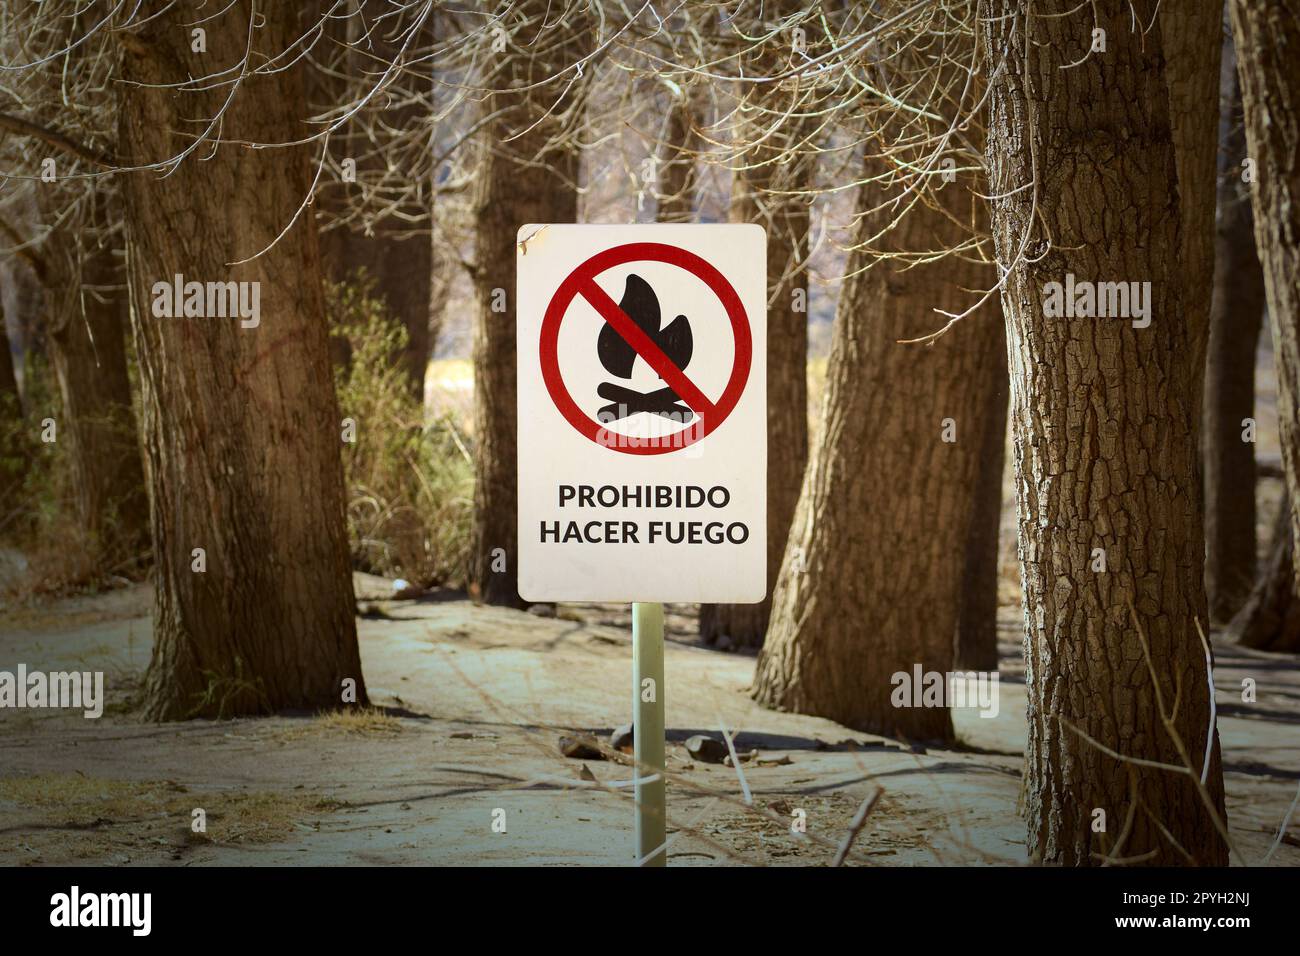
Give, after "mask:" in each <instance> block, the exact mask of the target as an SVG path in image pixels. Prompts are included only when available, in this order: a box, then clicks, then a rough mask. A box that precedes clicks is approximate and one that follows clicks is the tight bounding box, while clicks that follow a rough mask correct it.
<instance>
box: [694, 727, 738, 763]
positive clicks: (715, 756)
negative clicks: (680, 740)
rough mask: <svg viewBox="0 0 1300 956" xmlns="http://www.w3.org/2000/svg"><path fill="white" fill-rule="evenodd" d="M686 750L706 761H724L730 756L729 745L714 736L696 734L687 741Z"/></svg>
mask: <svg viewBox="0 0 1300 956" xmlns="http://www.w3.org/2000/svg"><path fill="white" fill-rule="evenodd" d="M686 752H687V753H688V754H690V755H691V756H692V757H693V758H695V759H696V760H702V761H703V762H704V763H722V761H723V759H725V758H726V757H727V756H729V754H728V752H727V745H726V744H724V743H723V742H722V741H721V740H718V739H716V738H714V737H707V736H705V735H704V734H696V735H695V736H694V737H691V738H690V739H689V740H687V741H686Z"/></svg>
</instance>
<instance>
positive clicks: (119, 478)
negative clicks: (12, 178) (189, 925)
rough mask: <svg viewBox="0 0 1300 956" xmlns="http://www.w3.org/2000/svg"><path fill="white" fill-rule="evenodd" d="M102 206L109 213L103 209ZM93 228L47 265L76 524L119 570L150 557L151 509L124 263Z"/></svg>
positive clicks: (65, 243) (61, 239)
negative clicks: (129, 349) (132, 371)
mask: <svg viewBox="0 0 1300 956" xmlns="http://www.w3.org/2000/svg"><path fill="white" fill-rule="evenodd" d="M99 208H100V209H103V208H106V204H103V203H101V204H100V206H99ZM100 225H102V224H89V223H88V224H86V229H85V232H83V233H82V234H81V235H79V236H76V237H73V236H67V235H55V236H53V237H51V240H50V243H51V244H57V245H59V246H61V247H62V248H60V249H57V250H51V253H52V254H51V255H49V256H47V262H50V263H54V264H55V265H53V267H52V269H51V275H50V277H49V278H50V279H51V280H52V281H50V283H49V284H48V285H47V287H46V304H47V309H48V314H49V317H50V333H49V339H48V341H49V350H50V357H51V359H52V364H53V366H54V372H55V377H56V379H57V380H58V384H59V394H60V397H61V398H62V402H63V413H62V415H61V421H60V422H59V428H60V431H59V433H58V435H59V440H60V441H65V442H67V447H68V452H69V454H68V461H69V462H70V464H71V467H72V486H73V490H74V494H75V507H76V515H77V520H78V522H79V523H80V525H81V526H82V527H83V528H84V529H85V531H86V534H87V540H88V542H89V546H90V548H91V549H92V550H93V551H94V552H95V554H96V560H97V561H98V562H100V563H101V564H104V565H107V566H112V567H117V568H121V567H122V566H123V565H128V564H129V565H136V564H138V563H139V559H140V558H143V557H144V552H145V550H146V549H147V547H148V539H149V507H148V499H147V497H146V493H145V484H144V468H143V465H142V463H141V458H140V442H139V435H138V432H137V430H136V421H135V412H134V411H133V409H132V407H131V383H130V380H129V378H128V375H127V365H126V325H127V321H128V320H127V315H128V305H127V292H126V287H125V275H124V268H123V263H122V262H121V260H119V259H118V258H117V257H116V256H115V255H114V250H113V249H112V248H110V247H108V246H106V245H101V244H98V243H96V241H95V239H94V238H93V234H94V233H93V230H94V228H95V227H96V226H100Z"/></svg>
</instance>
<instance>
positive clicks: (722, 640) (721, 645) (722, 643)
mask: <svg viewBox="0 0 1300 956" xmlns="http://www.w3.org/2000/svg"><path fill="white" fill-rule="evenodd" d="M713 646H714V647H716V648H717V649H718V650H720V651H729V650H731V649H732V648H733V647H735V646H736V644H735V642H734V641H732V639H731V635H730V634H719V635H718V639H717V640H716V641H714V642H713Z"/></svg>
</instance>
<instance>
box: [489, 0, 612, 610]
mask: <svg viewBox="0 0 1300 956" xmlns="http://www.w3.org/2000/svg"><path fill="white" fill-rule="evenodd" d="M514 10H515V17H516V19H515V20H513V21H512V22H510V23H508V24H505V25H506V26H507V27H508V28H509V29H510V30H511V34H512V35H511V37H510V42H509V47H508V49H507V50H506V52H504V53H501V54H498V55H497V59H496V60H495V61H494V63H493V67H494V68H493V70H492V72H491V74H490V75H489V76H487V77H486V78H485V79H484V86H486V87H489V88H491V89H494V90H498V91H508V90H523V92H518V93H512V92H497V93H493V94H492V95H491V96H489V97H487V98H486V100H485V102H484V105H483V109H484V111H485V112H484V115H485V116H488V115H491V114H492V113H493V112H494V111H498V110H500V111H501V112H500V114H499V115H497V116H496V117H494V118H493V119H491V120H490V121H489V122H488V123H487V124H486V125H485V126H484V130H483V131H484V158H483V162H482V164H481V166H480V167H479V170H478V181H477V184H476V191H475V197H474V221H475V229H476V232H477V266H476V270H475V285H476V288H477V292H478V299H479V307H478V311H477V314H476V317H475V325H474V440H475V471H476V476H477V481H476V483H475V488H474V543H473V550H472V552H471V557H470V581H471V585H470V586H471V593H473V594H474V595H475V596H476V597H478V599H479V600H482V601H484V602H486V603H488V604H500V605H508V606H515V607H521V606H523V604H524V602H523V600H522V599H521V598H520V597H519V591H518V586H517V582H518V548H517V540H516V539H517V526H516V522H517V514H518V488H517V485H516V482H517V481H518V476H517V474H516V464H517V460H518V454H517V446H516V440H515V439H516V436H515V428H516V410H515V396H516V391H515V354H516V353H515V344H516V343H515V305H516V303H515V243H516V240H517V237H518V232H519V230H520V228H521V227H522V226H525V225H527V224H530V223H535V224H544V223H562V222H574V221H576V219H577V215H578V188H577V183H578V152H577V149H576V147H575V146H574V145H573V143H572V140H571V132H572V131H571V129H570V128H569V127H570V124H571V123H572V122H573V121H575V119H576V117H577V116H578V115H579V113H580V110H581V102H582V96H581V89H580V84H574V85H572V86H568V84H569V82H570V79H571V77H569V76H568V75H565V76H563V77H560V78H559V79H557V80H555V81H554V82H551V83H546V84H545V85H540V86H538V85H536V84H541V83H542V82H543V81H544V80H547V79H551V78H552V77H556V76H557V75H558V74H560V73H561V72H562V71H564V70H565V68H566V67H569V66H571V65H572V64H573V63H574V62H576V61H577V59H578V58H579V56H581V53H582V50H583V49H584V47H583V44H582V38H583V31H584V29H585V28H586V26H587V23H586V17H585V15H581V14H580V13H578V11H576V10H574V11H571V12H570V13H569V15H568V16H567V17H560V16H558V14H557V13H556V12H555V11H551V4H550V3H549V2H548V0H524V2H522V3H520V4H517V5H516V7H515V8H514ZM548 11H550V12H549V13H548ZM566 20H567V21H569V22H567V23H566ZM543 23H545V26H544V27H543V26H542V24H543ZM539 31H540V33H539ZM566 86H567V90H566ZM561 90H566V91H565V93H564V95H563V97H561V98H560V99H559V101H558V102H557V97H559V94H560V91H561ZM524 131H526V132H524ZM520 134H522V135H520ZM507 140H508V141H507ZM503 301H504V302H505V303H508V305H507V307H506V309H505V311H502V312H497V311H494V306H497V305H498V303H500V302H503Z"/></svg>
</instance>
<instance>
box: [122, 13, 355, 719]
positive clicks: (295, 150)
mask: <svg viewBox="0 0 1300 956" xmlns="http://www.w3.org/2000/svg"><path fill="white" fill-rule="evenodd" d="M147 6H148V7H149V8H151V9H148V10H147V11H146V13H142V14H141V17H142V18H144V17H145V16H146V15H147V14H152V13H155V12H157V10H156V9H153V8H154V7H155V5H154V4H149V5H147ZM158 9H160V7H159V8H158ZM250 13H251V10H250V3H249V0H239V2H236V3H234V4H233V5H232V6H230V7H229V8H227V9H225V10H224V11H223V12H222V14H221V16H220V18H219V20H217V21H213V22H210V23H209V24H208V52H207V53H206V54H193V53H191V50H190V45H189V31H188V30H185V29H182V28H181V27H182V23H181V21H180V20H179V19H178V16H179V14H176V13H164V14H163V15H162V16H160V17H156V18H153V19H148V20H147V21H146V23H145V25H144V26H143V27H142V28H140V29H139V30H138V31H136V32H135V33H134V34H133V36H132V38H131V40H130V42H124V44H123V46H124V50H123V64H122V73H123V79H124V80H125V82H123V83H122V84H121V85H120V90H121V94H120V95H121V100H120V110H119V123H120V131H119V148H120V151H121V152H122V153H123V154H124V155H125V156H127V157H129V158H130V160H131V161H132V162H133V163H136V164H140V163H148V162H157V161H161V160H164V159H166V158H169V157H172V156H175V155H176V154H177V153H178V152H179V151H180V150H182V149H184V148H185V146H186V145H187V144H188V143H190V142H191V140H190V139H189V138H188V134H186V135H181V131H190V130H192V129H193V128H194V125H193V119H194V117H196V116H212V115H214V114H215V113H216V111H217V110H218V109H219V108H220V107H221V104H222V103H223V102H224V100H225V99H226V97H227V96H228V95H229V94H230V90H229V89H227V88H225V87H221V86H217V87H212V86H211V84H205V85H204V86H203V89H202V90H199V91H193V90H186V91H184V92H180V93H177V92H175V91H174V90H173V89H171V88H169V85H171V84H177V83H184V82H185V81H186V80H187V79H188V78H189V77H196V76H206V75H208V74H209V73H211V72H212V71H213V70H214V69H217V68H219V67H220V68H225V67H229V66H230V65H232V64H237V63H239V62H240V60H241V59H242V58H243V57H244V53H245V47H246V44H247V43H249V42H250V38H249V34H248V29H247V24H248V23H249V19H250ZM257 13H258V18H259V20H258V26H257V27H256V28H255V29H254V30H253V32H252V36H251V43H252V51H251V54H250V57H251V60H250V62H251V63H253V64H259V63H264V62H265V59H266V58H270V57H283V54H284V51H285V50H286V49H288V48H289V46H290V44H291V43H293V42H294V41H295V40H296V39H297V37H298V36H299V35H300V27H301V25H300V24H299V22H298V21H299V17H298V13H297V12H296V11H295V10H294V8H293V7H292V6H291V5H270V6H266V5H260V4H259V5H258V10H257ZM286 59H287V60H292V59H293V58H292V57H288V58H286ZM304 64H305V61H303V60H301V59H299V60H296V61H294V64H293V65H292V66H290V65H289V63H288V62H283V63H282V68H280V69H277V70H276V71H275V72H272V73H269V74H266V75H261V74H255V73H249V74H246V75H245V76H244V77H243V78H242V80H241V85H240V88H239V90H238V93H237V95H236V96H235V98H234V100H233V102H232V103H231V105H230V106H229V108H228V109H227V110H226V112H225V114H224V116H223V118H222V123H221V127H220V133H221V135H222V136H223V137H224V138H225V139H226V140H229V141H231V142H225V143H223V144H221V145H219V146H217V147H216V148H215V149H214V148H211V147H209V146H208V145H205V146H204V147H202V149H201V152H200V153H199V155H193V156H190V157H188V158H187V159H186V160H185V161H184V162H182V163H181V164H180V165H179V166H178V167H176V168H175V169H174V171H172V172H171V173H170V175H169V176H168V177H166V178H163V177H161V176H159V175H158V174H157V173H156V172H141V173H136V174H133V175H130V176H129V177H128V178H126V179H125V181H124V182H125V194H126V212H127V216H126V226H127V237H128V238H127V241H128V247H127V248H128V253H129V274H130V281H131V293H132V297H131V301H132V322H133V326H134V331H135V340H136V350H137V354H138V356H139V361H140V377H141V385H142V393H143V425H144V435H145V448H146V456H147V461H148V475H149V483H150V502H151V506H152V523H153V539H154V552H155V556H156V561H157V598H156V603H155V608H154V652H153V659H152V661H151V663H150V665H149V671H148V674H147V677H146V686H145V714H146V715H147V717H148V718H150V719H154V720H162V719H173V718H185V717H191V716H217V715H223V716H230V715H233V714H250V713H264V712H269V711H276V710H282V709H288V708H295V709H297V708H309V709H317V708H326V707H337V706H339V705H340V704H341V703H343V702H345V701H348V702H350V701H351V700H352V698H351V697H350V696H347V697H345V694H347V691H348V690H349V689H351V688H352V687H354V688H355V701H356V702H357V703H359V704H363V703H365V702H366V695H365V684H364V681H363V679H362V675H361V662H360V655H359V652H358V648H357V638H356V625H355V620H354V616H353V612H354V605H353V594H352V579H351V574H350V569H349V563H348V545H347V533H346V527H345V523H344V491H343V469H342V465H341V460H340V454H339V449H340V447H341V442H340V432H339V427H340V421H339V413H338V406H337V403H336V400H335V396H334V389H333V383H332V375H331V368H330V361H329V347H328V344H327V334H328V333H327V329H326V322H325V315H324V302H323V295H322V285H321V264H320V253H319V249H318V245H317V237H316V227H315V222H314V220H313V219H312V217H311V216H310V215H307V216H301V217H299V219H298V220H297V222H296V223H295V224H294V225H293V227H292V228H291V229H289V230H288V231H287V232H286V233H285V234H284V235H283V236H282V237H281V238H279V240H278V242H276V243H275V245H274V246H273V247H272V248H270V249H269V250H268V251H266V252H265V253H264V254H263V255H260V256H258V257H257V258H254V259H252V260H251V261H250V262H247V263H243V264H240V265H234V266H231V265H228V263H231V262H234V261H236V260H241V259H245V258H247V257H249V256H252V255H254V254H255V253H258V252H260V251H261V250H263V249H264V248H266V247H267V246H269V245H271V242H272V240H274V239H276V237H277V236H279V235H280V233H281V231H282V230H284V228H285V226H286V224H287V223H288V222H289V221H290V220H291V218H292V217H293V216H294V213H295V212H296V211H297V210H298V208H299V205H300V204H301V203H302V201H303V198H304V197H305V196H306V195H307V194H308V190H309V188H310V185H311V181H312V175H313V170H312V162H313V160H314V157H315V155H316V153H317V150H318V147H317V146H316V145H315V144H309V145H305V146H295V147H289V148H277V149H248V148H245V147H244V146H242V145H239V144H240V143H241V142H253V143H281V142H284V141H286V140H293V139H295V138H299V137H301V136H303V135H305V134H306V133H307V131H308V126H307V124H306V122H305V118H306V117H307V115H308V109H307V103H306V99H305V96H304V92H303V76H302V73H303V70H304V69H305V65H304ZM200 158H201V159H202V160H203V161H202V162H199V161H198V160H199V159H200ZM176 275H181V276H183V277H184V278H183V281H185V282H191V281H193V282H205V283H206V282H228V281H233V282H241V283H242V282H248V283H259V284H260V285H258V286H257V288H258V289H259V290H260V303H261V314H260V323H259V324H257V325H256V326H255V327H247V328H246V327H244V323H243V321H242V320H241V319H240V318H217V317H205V318H192V317H187V318H157V317H155V316H154V313H153V311H152V307H153V305H154V303H155V298H156V296H155V292H154V284H155V283H157V282H159V281H162V282H171V281H172V277H173V276H176ZM245 288H246V289H247V290H248V294H249V295H250V296H251V294H252V289H253V287H252V286H247V287H245ZM196 549H203V552H202V556H201V559H200V557H198V556H196V555H195V550H196ZM200 560H202V561H204V562H205V563H206V570H198V567H199V561H200ZM348 681H355V685H349V684H348V683H347V682H348Z"/></svg>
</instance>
